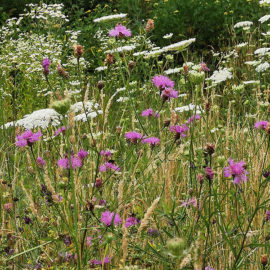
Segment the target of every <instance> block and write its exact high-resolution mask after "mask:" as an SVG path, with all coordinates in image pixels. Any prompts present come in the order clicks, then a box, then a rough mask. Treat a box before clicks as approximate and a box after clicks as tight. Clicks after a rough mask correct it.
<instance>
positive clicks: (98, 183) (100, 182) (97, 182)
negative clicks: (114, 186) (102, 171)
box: [95, 178, 102, 188]
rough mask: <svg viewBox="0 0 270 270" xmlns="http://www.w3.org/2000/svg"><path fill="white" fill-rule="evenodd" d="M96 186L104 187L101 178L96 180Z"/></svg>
mask: <svg viewBox="0 0 270 270" xmlns="http://www.w3.org/2000/svg"><path fill="white" fill-rule="evenodd" d="M95 186H96V187H97V188H100V187H101V186H102V179H101V178H97V179H96V184H95Z"/></svg>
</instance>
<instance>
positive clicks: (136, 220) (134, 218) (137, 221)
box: [125, 216, 140, 228]
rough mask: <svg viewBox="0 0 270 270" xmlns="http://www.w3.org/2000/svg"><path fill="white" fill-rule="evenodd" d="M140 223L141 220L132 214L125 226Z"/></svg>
mask: <svg viewBox="0 0 270 270" xmlns="http://www.w3.org/2000/svg"><path fill="white" fill-rule="evenodd" d="M139 223H140V221H139V220H138V219H137V218H136V217H135V216H131V217H128V218H127V220H126V223H125V227H126V228H128V227H131V226H134V225H137V224H139Z"/></svg>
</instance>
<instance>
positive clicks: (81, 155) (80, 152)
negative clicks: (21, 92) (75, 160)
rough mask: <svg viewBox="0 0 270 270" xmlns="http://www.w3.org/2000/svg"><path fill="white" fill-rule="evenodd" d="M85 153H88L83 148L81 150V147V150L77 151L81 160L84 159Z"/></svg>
mask: <svg viewBox="0 0 270 270" xmlns="http://www.w3.org/2000/svg"><path fill="white" fill-rule="evenodd" d="M87 155H88V152H87V151H85V150H83V149H81V150H80V151H79V152H78V157H79V158H80V159H81V160H83V159H85V158H86V157H87Z"/></svg>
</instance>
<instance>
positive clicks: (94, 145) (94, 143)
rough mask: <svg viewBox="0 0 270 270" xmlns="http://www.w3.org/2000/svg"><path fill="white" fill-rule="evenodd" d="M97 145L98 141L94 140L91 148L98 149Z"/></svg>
mask: <svg viewBox="0 0 270 270" xmlns="http://www.w3.org/2000/svg"><path fill="white" fill-rule="evenodd" d="M96 145H97V140H96V139H93V140H92V143H91V146H92V147H96Z"/></svg>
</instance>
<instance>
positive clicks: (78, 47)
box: [74, 45, 83, 59]
mask: <svg viewBox="0 0 270 270" xmlns="http://www.w3.org/2000/svg"><path fill="white" fill-rule="evenodd" d="M74 54H75V56H76V57H77V58H78V59H79V58H81V56H82V55H83V46H82V45H75V46H74Z"/></svg>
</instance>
